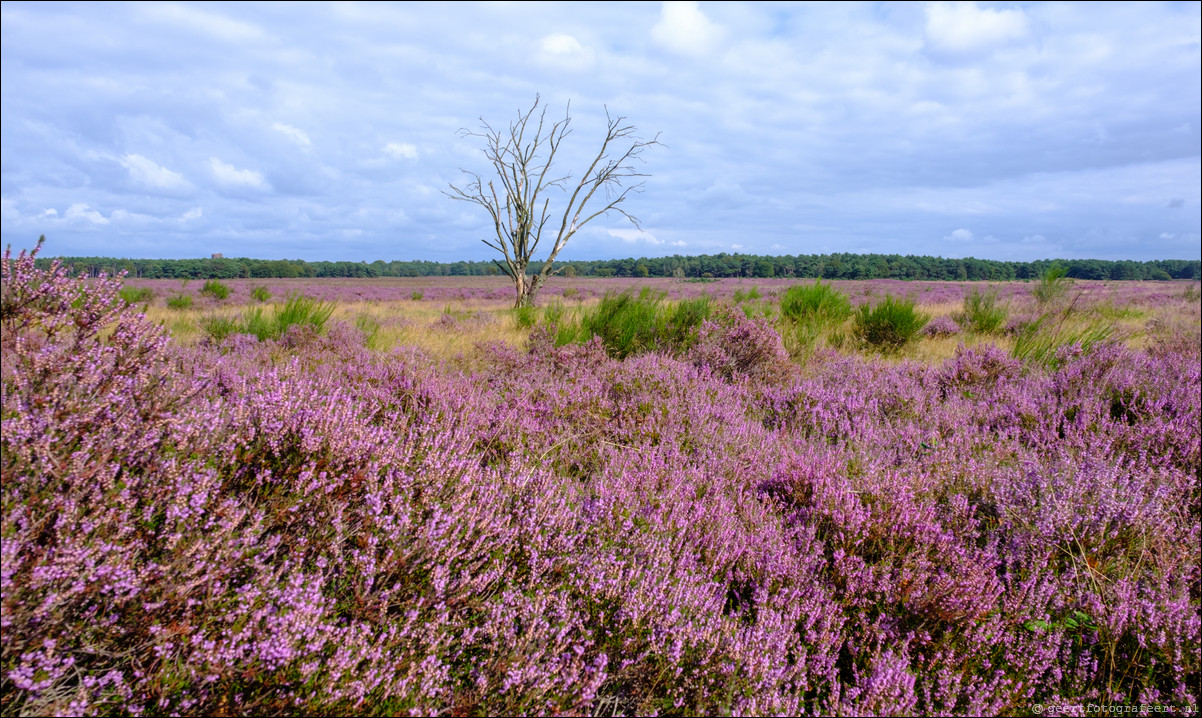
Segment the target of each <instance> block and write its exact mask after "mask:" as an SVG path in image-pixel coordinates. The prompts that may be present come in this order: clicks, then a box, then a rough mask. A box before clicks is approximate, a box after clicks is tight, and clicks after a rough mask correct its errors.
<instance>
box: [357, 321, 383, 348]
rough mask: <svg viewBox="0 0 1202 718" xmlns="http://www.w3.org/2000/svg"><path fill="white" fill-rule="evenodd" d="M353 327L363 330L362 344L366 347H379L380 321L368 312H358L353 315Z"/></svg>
mask: <svg viewBox="0 0 1202 718" xmlns="http://www.w3.org/2000/svg"><path fill="white" fill-rule="evenodd" d="M355 328H356V329H358V330H359V331H361V332H363V346H365V347H367V348H368V349H379V348H380V322H379V321H377V320H376V318H375V317H373V316H371V315H370V314H360V315H359V316H357V317H355Z"/></svg>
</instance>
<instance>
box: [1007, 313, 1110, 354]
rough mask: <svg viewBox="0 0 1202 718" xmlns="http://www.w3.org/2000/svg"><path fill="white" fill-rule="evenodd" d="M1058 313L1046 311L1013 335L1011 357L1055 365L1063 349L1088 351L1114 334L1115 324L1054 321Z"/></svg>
mask: <svg viewBox="0 0 1202 718" xmlns="http://www.w3.org/2000/svg"><path fill="white" fill-rule="evenodd" d="M1054 316H1055V313H1050V314H1044V315H1043V316H1041V317H1039V318H1038V319H1036V320H1035V321H1033V322H1030V323H1029V324H1027V325H1026V326H1024V327H1023V328H1022V329H1020V330H1019V332H1018V333H1017V334H1016V335H1015V336H1014V344H1013V347H1012V348H1011V350H1010V353H1011V356H1013V357H1014V358H1015V359H1019V360H1021V361H1026V362H1030V363H1034V364H1042V365H1044V366H1048V367H1055V366H1056V365H1057V364H1058V363H1059V354H1060V349H1061V348H1063V347H1070V346H1073V345H1077V346H1080V347H1081V351H1083V352H1089V351H1090V350H1091V349H1092V348H1093V347H1094V345H1095V344H1100V343H1103V342H1106V341H1109V340H1110V339H1111V338H1112V337H1113V336H1114V325H1113V324H1111V323H1108V322H1105V321H1098V320H1095V321H1091V322H1087V323H1085V324H1072V325H1069V324H1066V323H1065V321H1064V318H1063V316H1062V317H1061V320H1060V321H1059V322H1056V323H1052V321H1051V320H1052V318H1053V317H1054Z"/></svg>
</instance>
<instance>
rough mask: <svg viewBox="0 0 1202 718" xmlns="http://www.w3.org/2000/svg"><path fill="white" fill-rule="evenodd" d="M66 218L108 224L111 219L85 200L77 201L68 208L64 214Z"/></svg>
mask: <svg viewBox="0 0 1202 718" xmlns="http://www.w3.org/2000/svg"><path fill="white" fill-rule="evenodd" d="M63 216H64V217H65V218H66V219H82V220H85V221H88V222H91V223H92V224H108V223H109V220H108V218H107V217H105V216H104V215H102V214H100V213H99V212H97V211H96V210H94V209H92V208H91V207H89V206H88V205H87V204H85V203H83V202H76V203H75V204H73V205H71V206H70V207H68V208H67V213H66V214H65V215H63Z"/></svg>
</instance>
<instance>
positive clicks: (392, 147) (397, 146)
mask: <svg viewBox="0 0 1202 718" xmlns="http://www.w3.org/2000/svg"><path fill="white" fill-rule="evenodd" d="M384 152H385V154H387V155H389V156H391V157H394V158H396V159H398V160H415V159H417V145H411V144H409V143H408V142H389V143H388V144H386V145H384Z"/></svg>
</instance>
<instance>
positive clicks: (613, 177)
mask: <svg viewBox="0 0 1202 718" xmlns="http://www.w3.org/2000/svg"><path fill="white" fill-rule="evenodd" d="M538 110H539V98H538V97H537V96H536V97H535V99H534V105H533V106H532V107H531V108H530V109H529V110H528V111H526V112H521V111H519V112H518V117H517V119H516V120H514V121H513V122H511V123H509V127H507V128H505V129H503V130H501V129H494V128H493V127H492V125H490V124H488V123H487V122H485V121H484V118H480V123H481V128H480V131H478V132H472V131H471V130H467V129H462V130H460V131H459V135H460V136H461V137H479V138H480V139H482V140H484V144H485V147H484V156H485V157H487V158H488V161H489V162H490V163H492V168H493V172H494V173H495V175H496V176H495V177H494V178H493V179H489V180H487V181H486V180H484V179H483V178H482V177H481V176H480V175H479V174H477V173H475V172H469V171H467V170H461V171H462V172H463V173H464V174H465V175H467V176H468V177H469V178H470V181H469V182H468V183H467V184H466V185H465V186H463V187H459V186H456V185H454V184H451V185H450V191H449V192H444V194H446V195H447V196H448V197H451V198H452V199H457V200H462V201H464V202H471V203H474V204H478V205H480V206H481V207H483V208H484V211H486V212H488V215H489V217H490V218H492V221H493V227H494V229H495V231H496V235H497V236H496V240H495V241H493V240H489V239H483V240H481V241H482V242H484V243H485V244H487V245H488V246H489V247H492V248H493V249H495V250H497V251H498V252H500V253H501V254H503V255H504V256H505V263H504V264H502V263H501V262H500V261H498V260H493V261H494V262H496V264H497V266H499V267H500V268H501V270H502V271H503V272H505V274H507V275H508V276H509V277H510V278H511V279H512V280H513V283H514V288H515V289H516V290H517V301H516V302H515V303H514V306H515V307H522V306H529V305H530V304H532V303H533V301H534V295H535V294H536V293H537V292H538V290H539V288H540V287H542V285H543V283H544V282H545V281H546V280H547V277H550V276H551V275H553V274H556V273H558V271H559V270H558V269H555V268H553V263H554V261H555V257H556V255H558V254H559V252H560V250H562V249H563V248H564V245H566V244H567V243H568V240H569V239H571V238H572V235H574V234H576V232H577V231H579V230H580V228H581V227H583V226H584V225H586V224H588V223H589V222H591V221H592V220H594V219H596V218H597V217H600V216H601V215H603V214H607V213H609V212H617V213H619V214H621V215H622V216H624V217H625V218H626V219H628V220H630V222H631V223H632V224H634V226H635V227H638V228H640V229H641V227H640V225H639V221H638V218H636V217H634V216H633V215H631V214H630V213H628V212H626V211H625V210H624V209H622V207H621V204H622V202H624V201H625V200H626V197H627V196H628V195H629V194H630V193H631V192H638V191H641V189H642V187H643V182H642V181H637V182H634V183H631V180H632V179H633V178H638V177H646V176H647V175H645V174H642V173H640V172H638V171H637V170H636V169H635V167H634V161H635V160H638V159H639V158H640V155H642V154H643V152H644V151H646V149H647V148H648V147H651V146H652V145H657V144H659V136H658V135H656V137H655V138H653V139H651V140H641V139H639V138H638V137H637V136H636V135H635V128H634V126H633V125H627V124H624V123H625V122H626V118H625V117H617V118H614V117H611V116H610V114H609V110H608V109H606V112H605V117H606V120H607V129H606V133H605V139H604V140H603V141H602V142H601V149H600V150H599V151H598V152H597V155H596V157H594V158H593V161H592V164H590V165H589V167H588V170H586V171H585V172H584V174H583V175H581V176H580V179H579V180H578V181H576V180H573V179H572V177H571V175H563V176H558V175H557V174H555V172H554V171H553V170H552V165H553V164H554V162H555V159H556V157H555V155H556V153H557V152H558V151H559V146H560V143H562V142H563V140H564V138H566V137H567V136H568V135H570V134H571V133H572V130H571V129H570V128H569V125H570V124H571V122H572V116H571V105H570V104H569V105H568V109H567V111H566V112H565V114H564V118H563V119H562V120H559V121H558V122H556V123H554V124H552V125H550V127H549V128H548V126H547V125H546V116H547V110H546V108H543V109H542V110H541V111H538ZM536 112H537V114H536ZM535 122H537V124H534V123H535ZM552 188H556V189H559V190H560V191H562V192H563V193H564V194H568V193H569V192H570V196H569V198H568V203H567V206H566V207H565V208H564V210H563V215H562V218H561V219H560V221H559V228H558V231H557V232H555V235H554V236H555V241H554V244H553V245H552V246H551V252H550V254H548V255H547V258H546V259H545V260H543V262H542V266H541V267H539V269H538V271H537V272H536V273H534V274H532V275H528V273H527V268H528V267H529V266H530V264H531V262H532V261H534V262H535V263H536V264H537V260H534V252H535V250H537V249H538V244H539V242H540V241H541V240H542V237H543V230H544V229H545V228H546V226H547V223H548V221H550V220H551V219H552V218H553V217H552V214H551V212H550V208H551V198H550V197H547V196H545V194H547V193H548V190H550V189H552ZM598 192H602V197H598V198H597V200H598V201H601V200H604V201H605V204H604V205H598V204H594V205H593V206H595V207H597V209H596V210H595V211H593V210H591V209H586V208H588V207H589V203H590V201H592V200H593V199H594V196H595V195H597V193H598ZM556 213H558V210H556ZM551 230H552V231H554V230H555V225H554V224H552V225H551ZM548 236H550V235H548Z"/></svg>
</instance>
